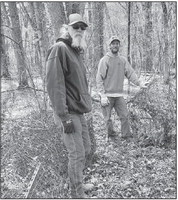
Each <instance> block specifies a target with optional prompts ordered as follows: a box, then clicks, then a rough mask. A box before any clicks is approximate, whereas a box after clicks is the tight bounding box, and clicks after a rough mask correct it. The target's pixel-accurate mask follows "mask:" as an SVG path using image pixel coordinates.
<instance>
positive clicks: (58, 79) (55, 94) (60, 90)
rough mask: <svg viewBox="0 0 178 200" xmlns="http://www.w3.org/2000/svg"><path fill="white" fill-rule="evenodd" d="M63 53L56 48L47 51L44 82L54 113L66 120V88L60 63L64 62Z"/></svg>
mask: <svg viewBox="0 0 178 200" xmlns="http://www.w3.org/2000/svg"><path fill="white" fill-rule="evenodd" d="M64 56H65V55H64V53H63V52H62V51H61V49H60V48H59V47H58V46H54V47H52V48H51V49H50V50H49V51H48V55H47V58H46V81H47V92H48V95H49V98H50V101H51V103H52V107H53V110H54V112H55V113H56V114H57V115H58V116H59V117H61V119H62V118H67V115H68V107H67V104H66V88H65V79H64V67H65V66H64V67H63V66H62V65H63V63H61V61H60V59H59V58H60V57H63V59H62V60H65V57H64Z"/></svg>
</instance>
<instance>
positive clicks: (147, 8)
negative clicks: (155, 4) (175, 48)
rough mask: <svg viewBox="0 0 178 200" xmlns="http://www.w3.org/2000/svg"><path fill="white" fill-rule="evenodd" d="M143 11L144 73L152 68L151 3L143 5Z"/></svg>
mask: <svg viewBox="0 0 178 200" xmlns="http://www.w3.org/2000/svg"><path fill="white" fill-rule="evenodd" d="M143 7H144V10H145V57H146V58H145V59H146V62H145V65H146V71H152V67H153V55H152V43H153V41H152V36H153V25H152V2H145V3H143Z"/></svg>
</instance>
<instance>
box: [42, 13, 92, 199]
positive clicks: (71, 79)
mask: <svg viewBox="0 0 178 200" xmlns="http://www.w3.org/2000/svg"><path fill="white" fill-rule="evenodd" d="M87 26H88V25H87V24H86V23H85V22H84V20H83V19H82V17H81V16H80V15H79V14H77V13H74V14H71V15H70V16H69V24H68V25H63V27H62V28H61V30H60V31H61V37H60V38H59V39H58V40H57V42H56V44H54V45H53V46H52V47H51V48H50V49H49V50H48V53H47V58H46V70H47V74H46V77H47V91H48V95H49V98H50V101H51V104H52V108H53V111H54V117H55V122H56V124H57V125H59V126H60V123H61V122H62V126H63V128H64V133H63V139H64V144H65V146H66V148H67V151H68V158H69V163H68V176H69V179H70V186H71V197H72V198H84V197H85V193H84V189H88V188H87V186H86V185H84V184H83V183H82V182H83V169H84V166H85V161H86V156H87V155H88V154H89V153H90V150H91V141H90V137H89V132H88V127H87V122H86V120H85V117H84V115H83V114H84V113H88V112H90V111H91V109H92V105H91V97H90V95H89V93H88V83H87V79H86V69H85V66H84V64H83V61H82V57H81V54H82V53H83V50H84V48H85V47H86V43H85V39H84V32H85V30H86V28H87Z"/></svg>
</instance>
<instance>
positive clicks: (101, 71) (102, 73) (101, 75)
mask: <svg viewBox="0 0 178 200" xmlns="http://www.w3.org/2000/svg"><path fill="white" fill-rule="evenodd" d="M107 72H108V65H107V60H106V59H105V57H103V58H102V59H101V60H100V62H99V64H98V71H97V74H96V84H97V88H98V91H99V93H100V95H104V93H105V89H104V82H103V80H104V79H105V78H106V76H107Z"/></svg>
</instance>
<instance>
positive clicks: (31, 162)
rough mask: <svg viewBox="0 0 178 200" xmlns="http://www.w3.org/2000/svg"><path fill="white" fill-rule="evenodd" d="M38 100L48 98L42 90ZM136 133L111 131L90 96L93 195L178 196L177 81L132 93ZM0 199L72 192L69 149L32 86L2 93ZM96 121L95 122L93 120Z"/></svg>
mask: <svg viewBox="0 0 178 200" xmlns="http://www.w3.org/2000/svg"><path fill="white" fill-rule="evenodd" d="M37 97H38V99H39V102H40V103H41V102H42V101H43V97H42V94H41V93H40V92H39V94H38V96H37ZM126 101H127V105H128V108H129V111H130V123H131V128H132V132H133V135H134V140H133V141H130V142H127V141H124V140H121V138H120V121H119V117H118V116H116V114H115V112H114V111H113V115H112V120H113V122H114V128H115V130H116V132H117V133H118V136H117V137H116V138H114V139H109V140H108V138H107V135H106V129H105V124H104V120H103V116H102V112H101V108H100V105H99V102H96V101H93V111H92V127H93V131H94V135H95V139H94V141H93V142H94V144H95V145H94V146H95V147H94V156H93V157H92V162H91V164H90V165H88V166H87V167H86V169H85V171H84V175H85V178H84V181H85V182H86V183H87V182H90V183H91V182H92V183H93V184H94V185H95V188H94V190H92V191H89V192H88V194H87V195H88V197H89V198H176V195H177V193H176V86H175V83H174V82H171V85H165V84H163V82H162V81H161V80H160V79H155V80H154V81H153V82H151V83H150V85H149V87H148V88H147V89H145V90H143V91H140V92H138V94H136V95H134V96H132V97H130V98H128V99H127V100H126ZM1 123H2V126H1V129H2V130H1V144H2V145H1V198H70V196H69V182H68V178H67V162H68V160H67V152H66V149H65V147H64V145H63V142H62V139H61V130H59V129H58V128H57V127H56V126H55V124H54V121H53V114H52V110H51V109H50V108H48V109H47V110H46V111H44V110H43V111H42V110H41V111H39V108H38V103H37V101H36V97H34V93H33V91H32V90H30V89H25V90H22V91H18V90H17V91H13V92H7V93H6V92H5V93H3V94H2V113H1ZM90 125H91V124H90Z"/></svg>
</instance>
